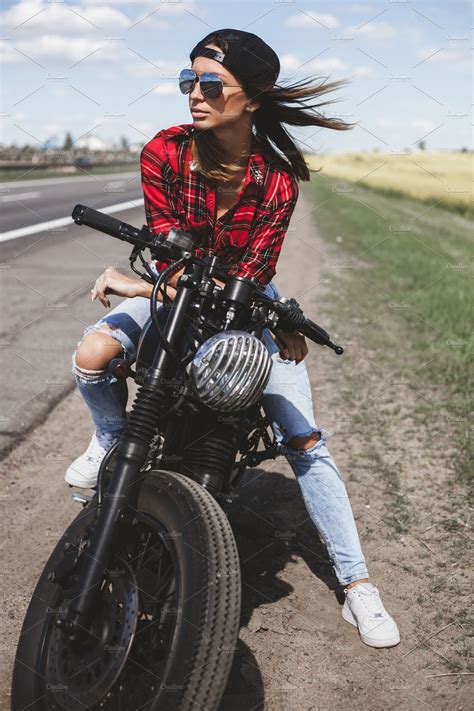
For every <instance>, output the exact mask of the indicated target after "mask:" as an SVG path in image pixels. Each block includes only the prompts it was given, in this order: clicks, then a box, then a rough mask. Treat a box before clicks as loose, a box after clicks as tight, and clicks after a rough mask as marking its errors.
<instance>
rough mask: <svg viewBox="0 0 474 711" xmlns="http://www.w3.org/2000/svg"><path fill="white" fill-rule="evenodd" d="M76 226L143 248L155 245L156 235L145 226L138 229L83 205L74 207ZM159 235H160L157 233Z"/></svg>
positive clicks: (73, 213)
mask: <svg viewBox="0 0 474 711" xmlns="http://www.w3.org/2000/svg"><path fill="white" fill-rule="evenodd" d="M71 217H72V219H73V220H74V222H75V223H76V224H77V225H86V226H87V227H92V228H93V229H94V230H99V232H105V234H107V235H111V237H117V239H121V240H123V241H124V242H130V244H133V245H142V246H143V247H153V245H154V244H156V238H157V235H154V234H153V233H152V232H151V231H150V230H149V229H148V228H147V227H146V226H145V225H144V226H143V227H142V228H141V229H138V227H133V225H129V224H128V223H127V222H121V220H117V218H116V217H111V216H110V215H106V214H105V213H103V212H99V211H98V210H93V209H92V208H91V207H86V206H85V205H76V206H75V207H74V210H73V211H72V214H71ZM159 234H160V235H161V233H159Z"/></svg>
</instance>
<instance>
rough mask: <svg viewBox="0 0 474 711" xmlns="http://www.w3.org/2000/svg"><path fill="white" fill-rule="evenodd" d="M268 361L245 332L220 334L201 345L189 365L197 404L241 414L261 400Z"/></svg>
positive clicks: (255, 340) (264, 351)
mask: <svg viewBox="0 0 474 711" xmlns="http://www.w3.org/2000/svg"><path fill="white" fill-rule="evenodd" d="M271 368H272V360H271V357H270V353H269V352H268V349H267V347H266V345H265V344H264V343H263V342H262V341H260V340H259V339H258V338H257V337H256V336H252V334H250V333H246V332H245V331H222V333H216V334H215V335H214V336H211V338H208V339H207V341H204V343H202V344H201V345H200V346H199V348H198V350H197V351H196V354H195V356H194V358H193V361H192V364H191V376H192V382H193V385H194V388H195V391H196V393H197V395H198V396H199V398H200V400H201V401H202V402H203V403H204V404H205V405H207V406H208V407H210V408H212V409H213V410H222V411H228V410H243V409H245V408H247V407H250V405H253V404H254V403H255V402H257V400H258V399H259V398H260V397H261V395H262V393H263V390H264V389H265V386H266V384H267V382H268V379H269V377H270V371H271Z"/></svg>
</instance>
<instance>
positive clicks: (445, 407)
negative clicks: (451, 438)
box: [292, 174, 474, 486]
mask: <svg viewBox="0 0 474 711" xmlns="http://www.w3.org/2000/svg"><path fill="white" fill-rule="evenodd" d="M304 185H305V188H304V189H305V192H306V194H307V195H308V196H309V197H310V199H311V200H312V201H313V203H314V205H315V206H316V210H315V216H316V220H317V223H318V226H319V227H320V232H321V235H322V237H323V238H324V239H326V240H328V241H329V242H332V243H334V242H336V243H338V245H339V247H341V248H342V249H343V251H344V252H345V254H346V255H347V260H345V261H344V262H341V263H339V264H333V265H332V268H333V269H334V271H335V274H336V279H335V280H334V281H335V284H336V285H337V278H338V270H340V271H339V274H340V275H341V277H342V278H344V277H345V276H347V273H348V272H347V271H346V270H351V272H350V273H351V276H352V277H354V278H350V279H344V288H343V289H341V290H339V291H337V290H334V291H333V293H334V302H333V305H334V311H335V313H337V311H338V309H344V310H345V311H346V310H347V309H348V308H350V309H351V313H352V315H353V316H354V314H356V316H357V317H358V318H357V320H359V319H360V320H361V321H362V322H364V323H366V325H367V326H368V325H370V328H368V327H364V328H362V329H361V330H362V331H363V334H364V335H363V337H364V339H365V342H366V343H367V344H368V346H369V347H370V349H371V351H372V352H373V354H374V363H377V362H378V363H379V364H380V365H381V366H382V365H383V364H385V365H388V366H389V367H390V368H391V369H392V372H395V373H397V376H396V377H399V378H400V382H403V383H406V384H407V385H408V387H409V388H411V389H413V390H414V391H415V392H416V393H417V395H418V396H419V397H418V403H419V405H418V407H417V410H416V412H415V413H413V415H414V419H415V421H416V420H417V419H418V420H421V421H422V420H425V421H426V418H431V420H433V419H434V420H437V421H439V426H440V427H441V426H442V425H443V421H442V419H440V418H441V417H442V412H447V413H448V415H447V417H448V420H449V423H448V424H449V426H450V429H452V431H453V432H454V433H455V436H456V441H457V445H458V448H457V454H458V456H457V461H456V472H457V475H458V477H459V478H460V479H461V480H463V481H464V482H465V483H466V484H471V485H472V479H471V472H472V465H473V462H474V446H473V440H472V436H471V435H470V423H469V416H470V413H471V411H472V400H471V396H470V394H471V393H472V381H473V377H472V376H473V370H474V368H473V359H472V344H473V333H472V304H473V303H474V299H473V288H472V286H471V281H472V272H471V270H472V256H471V255H472V244H473V241H474V240H473V236H472V235H473V230H472V227H473V223H472V221H470V220H468V219H467V218H465V217H462V216H460V215H457V214H455V213H453V212H451V211H449V210H446V209H442V208H440V207H434V206H431V207H429V206H427V205H426V204H423V203H422V202H421V201H418V200H415V199H412V198H410V197H396V198H395V197H393V196H388V195H385V194H383V193H380V192H377V191H374V190H372V189H371V188H368V187H365V186H362V185H355V184H352V183H348V182H347V181H340V180H337V179H335V178H328V177H326V176H322V175H321V174H318V175H315V174H313V176H312V180H311V183H306V184H304ZM292 229H293V230H294V231H297V226H294V227H293V228H292ZM329 266H331V265H329ZM344 272H345V273H344ZM377 321H378V325H377ZM335 340H336V342H337V339H335ZM341 343H342V345H344V338H341ZM398 374H399V375H398ZM392 382H394V381H393V380H392ZM394 404H395V405H396V403H394ZM359 416H363V410H362V411H361V410H360V409H359ZM389 478H392V477H390V476H389ZM391 483H392V486H393V483H394V482H393V479H392V482H391Z"/></svg>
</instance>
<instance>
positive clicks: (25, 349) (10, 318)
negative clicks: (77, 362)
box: [0, 173, 146, 458]
mask: <svg viewBox="0 0 474 711" xmlns="http://www.w3.org/2000/svg"><path fill="white" fill-rule="evenodd" d="M8 185H11V184H8ZM28 193H31V194H32V195H33V194H37V195H36V196H35V197H28V198H27V197H25V195H27V194H28ZM0 196H1V197H2V198H5V197H6V196H9V197H10V198H13V199H11V200H9V201H8V202H4V204H3V205H2V208H3V209H2V213H3V214H2V217H1V222H0V226H1V231H2V233H5V232H7V231H9V230H12V229H18V228H21V227H27V226H29V225H32V224H37V225H39V224H41V223H43V222H44V221H47V220H54V219H58V218H62V217H68V216H70V215H71V212H72V209H73V207H74V205H75V204H76V203H82V204H84V205H87V206H88V207H94V208H95V209H97V210H101V209H104V208H106V207H108V206H112V205H114V204H121V203H126V202H127V201H130V200H137V202H138V204H140V201H141V200H142V197H143V196H142V191H141V185H140V176H139V173H137V174H128V173H127V174H124V173H121V174H117V175H113V176H110V175H109V176H94V177H93V178H86V179H84V178H81V179H76V178H64V179H59V180H49V179H48V180H44V181H43V180H35V181H28V184H24V183H22V184H21V185H15V186H14V187H7V184H5V183H0ZM15 196H16V197H17V198H18V199H14V198H15ZM22 196H23V197H22ZM113 215H114V217H117V218H118V219H121V220H123V221H125V222H129V223H131V224H133V225H135V226H137V227H141V226H142V225H143V224H145V222H146V218H145V214H144V210H143V206H141V207H138V208H134V209H126V210H123V211H119V212H114V213H113ZM130 251H131V248H130V247H129V246H128V245H127V244H125V243H124V242H121V241H119V240H116V239H114V238H113V237H110V236H108V235H105V234H103V233H100V232H97V231H95V230H91V229H89V228H88V227H85V226H78V225H75V224H70V225H66V226H62V227H59V228H56V229H53V230H46V231H44V230H43V231H38V232H37V233H35V234H30V235H28V236H25V237H19V238H16V239H13V240H9V241H4V242H1V243H0V296H1V303H2V309H1V318H0V348H1V350H2V368H1V374H0V387H1V392H2V398H1V401H2V404H1V407H0V458H3V457H4V456H5V454H6V453H7V452H8V451H10V449H11V448H12V446H13V445H14V444H15V443H16V442H17V441H18V440H19V439H20V438H21V437H22V436H23V435H24V434H26V433H27V432H29V431H31V430H32V428H33V427H35V426H36V425H38V424H40V423H41V422H42V421H44V419H45V417H46V415H47V414H48V413H49V411H50V410H51V408H52V407H53V406H54V405H55V404H56V403H57V402H59V401H60V400H61V399H62V398H63V397H64V396H65V395H66V394H67V393H68V392H69V391H71V390H72V389H73V388H74V387H75V381H74V378H73V375H72V373H71V356H72V353H73V351H74V349H75V348H76V345H77V342H78V341H79V340H80V338H81V336H82V332H83V330H84V329H85V327H86V326H87V325H89V324H90V323H94V322H95V321H96V320H97V319H99V318H100V317H101V316H102V315H103V314H104V313H105V312H106V309H105V308H104V307H103V306H102V304H100V303H97V302H94V303H92V302H91V300H90V289H91V287H92V285H93V283H94V282H95V280H96V278H97V277H98V276H99V274H100V273H101V272H102V271H103V270H104V269H105V268H106V267H107V266H110V265H114V266H116V267H118V268H124V269H125V270H128V269H129V266H128V256H129V254H130ZM119 301H120V297H115V296H112V297H111V302H112V307H113V306H114V305H115V304H116V303H118V302H119Z"/></svg>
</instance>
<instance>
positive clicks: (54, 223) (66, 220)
mask: <svg viewBox="0 0 474 711" xmlns="http://www.w3.org/2000/svg"><path fill="white" fill-rule="evenodd" d="M142 206H143V198H137V199H136V200H129V201H128V202H120V203H118V204H117V205H109V206H108V207H101V208H100V209H99V212H104V213H105V214H106V215H110V214H112V213H114V212H120V211H121V210H131V209H132V208H134V207H142ZM73 224H75V223H74V220H73V219H72V217H60V218H59V219H57V220H48V222H40V223H39V224H38V225H29V226H28V227H19V228H18V229H17V230H9V232H2V233H0V242H8V241H9V240H11V239H18V238H19V237H27V236H28V235H35V234H37V233H38V232H45V231H46V230H51V229H54V228H55V227H64V225H73Z"/></svg>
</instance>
